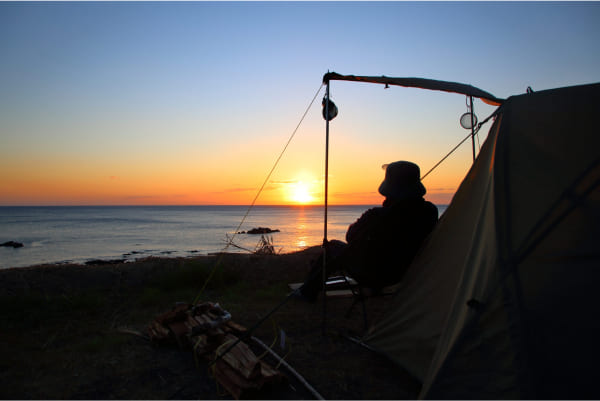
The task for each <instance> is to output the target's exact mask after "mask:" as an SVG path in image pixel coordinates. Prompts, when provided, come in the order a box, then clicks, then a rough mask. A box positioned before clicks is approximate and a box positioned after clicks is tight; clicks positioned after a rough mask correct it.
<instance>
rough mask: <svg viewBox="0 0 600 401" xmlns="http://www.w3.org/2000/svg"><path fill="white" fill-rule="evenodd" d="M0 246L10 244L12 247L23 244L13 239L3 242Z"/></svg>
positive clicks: (19, 246)
mask: <svg viewBox="0 0 600 401" xmlns="http://www.w3.org/2000/svg"><path fill="white" fill-rule="evenodd" d="M0 246H12V247H13V248H22V247H23V244H22V243H20V242H15V241H7V242H5V243H3V244H0Z"/></svg>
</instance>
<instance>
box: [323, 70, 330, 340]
mask: <svg viewBox="0 0 600 401" xmlns="http://www.w3.org/2000/svg"><path fill="white" fill-rule="evenodd" d="M328 191H329V81H327V90H326V92H325V196H324V198H325V199H324V202H325V204H324V206H325V215H324V219H323V220H324V224H323V278H322V279H323V327H322V332H323V335H325V331H326V321H327V291H326V290H327V288H326V283H327V202H328V196H329V194H328Z"/></svg>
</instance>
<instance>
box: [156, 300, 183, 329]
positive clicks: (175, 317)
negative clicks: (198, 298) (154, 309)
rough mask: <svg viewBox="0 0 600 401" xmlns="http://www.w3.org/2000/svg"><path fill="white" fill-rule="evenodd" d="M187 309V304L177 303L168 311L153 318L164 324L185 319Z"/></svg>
mask: <svg viewBox="0 0 600 401" xmlns="http://www.w3.org/2000/svg"><path fill="white" fill-rule="evenodd" d="M189 309H190V305H189V304H178V305H175V306H174V307H173V309H171V310H170V311H168V312H165V313H163V314H162V315H159V316H157V317H156V319H155V320H156V321H157V322H159V323H161V324H164V325H167V324H169V323H172V322H177V321H180V320H185V319H187V313H186V312H187V311H188V310H189Z"/></svg>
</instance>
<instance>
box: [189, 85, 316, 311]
mask: <svg viewBox="0 0 600 401" xmlns="http://www.w3.org/2000/svg"><path fill="white" fill-rule="evenodd" d="M323 86H324V84H321V85H320V86H319V89H318V90H317V92H316V93H315V96H314V97H313V98H312V100H311V101H310V103H309V105H308V107H307V108H306V110H305V111H304V114H303V115H302V117H301V118H300V121H299V122H298V125H296V128H295V129H294V131H293V132H292V135H291V136H290V138H289V139H288V141H287V142H286V144H285V146H284V147H283V150H282V151H281V153H280V154H279V156H278V157H277V160H275V163H274V164H273V167H272V168H271V171H269V174H267V177H266V178H265V181H264V182H263V184H262V185H261V187H260V189H259V190H258V192H257V193H256V196H255V197H254V199H253V200H252V203H251V204H250V206H248V209H247V210H246V213H245V214H244V217H242V220H241V221H240V224H238V226H237V228H236V229H235V231H234V232H233V234H232V235H231V237H228V238H227V244H226V245H225V247H224V248H223V249H222V250H221V252H219V257H218V259H217V261H216V262H215V265H214V266H213V268H212V270H211V271H210V273H209V275H208V277H207V278H206V281H205V282H204V285H203V286H202V288H201V289H200V291H199V292H198V295H197V296H196V298H195V299H194V302H193V305H195V304H196V303H197V302H198V301H199V300H200V297H201V296H202V294H203V293H204V290H205V289H206V286H207V285H208V283H209V282H210V280H211V279H212V278H213V276H214V274H215V272H216V270H217V267H218V266H219V264H220V263H221V260H222V258H223V254H224V253H225V251H227V249H229V247H230V246H231V245H232V244H233V240H234V239H235V236H236V235H237V233H238V232H239V231H240V228H241V227H242V225H243V224H244V222H245V221H246V218H247V217H248V215H249V214H250V211H251V210H252V208H253V207H254V205H255V204H256V201H257V200H258V197H259V196H260V194H261V192H262V191H263V189H264V188H265V185H267V182H269V180H270V179H271V175H272V174H273V172H274V171H275V168H276V167H277V165H278V164H279V161H280V160H281V158H282V157H283V154H284V153H285V151H286V150H287V148H288V146H289V145H290V143H291V142H292V139H294V136H295V135H296V132H298V129H299V128H300V125H301V124H302V122H303V121H304V118H306V115H307V114H308V111H309V110H310V108H311V107H312V105H313V103H314V102H315V99H316V98H317V96H318V95H319V92H321V89H322V88H323Z"/></svg>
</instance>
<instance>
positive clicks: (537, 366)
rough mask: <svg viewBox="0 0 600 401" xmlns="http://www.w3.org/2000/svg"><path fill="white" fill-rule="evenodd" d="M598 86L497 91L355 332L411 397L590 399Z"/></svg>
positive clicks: (598, 330) (597, 240)
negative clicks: (374, 316) (463, 169)
mask: <svg viewBox="0 0 600 401" xmlns="http://www.w3.org/2000/svg"><path fill="white" fill-rule="evenodd" d="M599 112H600V84H591V85H582V86H573V87H567V88H560V89H553V90H546V91H540V92H534V93H528V94H523V95H519V96H513V97H509V98H508V99H506V100H504V101H503V102H502V105H501V106H500V107H499V108H498V110H497V116H496V118H495V122H494V124H493V125H492V127H491V128H490V132H489V134H488V137H487V139H486V141H485V143H484V145H483V146H482V149H481V151H480V153H479V155H478V157H477V160H476V161H475V163H474V164H473V166H472V168H471V169H470V171H469V172H468V174H467V176H466V177H465V179H464V181H463V182H462V183H461V185H460V187H459V189H458V190H457V192H456V194H455V195H454V198H453V199H452V202H451V204H450V205H449V207H448V209H447V210H446V212H445V213H444V215H443V216H442V218H441V219H440V221H439V223H438V225H437V227H436V228H435V229H434V231H433V232H432V233H431V234H430V236H429V238H428V239H427V241H426V243H425V244H424V245H423V247H422V248H421V250H420V251H419V253H418V255H417V256H416V258H415V259H414V261H413V263H412V265H411V267H410V268H409V270H408V272H407V273H406V276H405V278H404V280H403V281H402V282H401V284H400V287H399V291H398V294H397V295H396V296H395V297H394V298H393V300H391V301H390V310H389V312H388V313H387V314H386V315H385V317H383V318H382V319H381V320H380V321H379V322H377V323H376V324H375V325H374V326H372V327H371V329H370V330H369V331H368V332H367V334H366V335H365V337H364V338H363V341H364V342H365V343H366V344H368V345H369V346H370V347H372V348H374V349H376V350H378V351H380V352H382V353H384V354H386V355H387V356H388V357H390V358H391V359H392V360H394V361H395V362H396V363H398V364H399V365H401V366H402V367H404V368H405V369H406V370H408V371H409V372H410V373H412V374H413V375H414V376H415V377H416V378H418V379H419V380H420V381H421V382H422V383H423V387H422V391H421V394H420V397H421V398H443V399H457V398H461V399H469V398H478V399H490V398H493V399H514V398H520V399H523V398H561V399H577V398H600V386H599V385H597V384H596V380H597V379H598V378H599V377H600V369H599V368H598V361H600V320H599V315H600V188H599V184H600V133H599V132H598V128H597V125H596V116H597V115H598V113H599Z"/></svg>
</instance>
